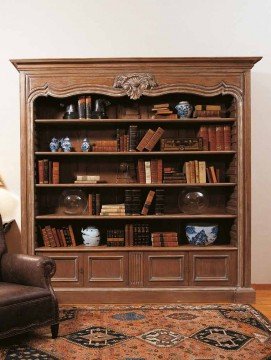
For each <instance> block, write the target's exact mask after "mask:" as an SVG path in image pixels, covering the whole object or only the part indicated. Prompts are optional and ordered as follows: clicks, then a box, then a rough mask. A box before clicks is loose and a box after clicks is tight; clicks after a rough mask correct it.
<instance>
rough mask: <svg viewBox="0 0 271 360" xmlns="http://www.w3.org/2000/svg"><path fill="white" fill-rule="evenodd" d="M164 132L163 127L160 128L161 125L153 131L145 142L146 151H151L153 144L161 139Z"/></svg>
mask: <svg viewBox="0 0 271 360" xmlns="http://www.w3.org/2000/svg"><path fill="white" fill-rule="evenodd" d="M163 134H164V129H162V128H161V127H159V128H158V129H157V130H156V131H155V133H154V134H153V136H152V137H151V139H150V140H149V142H148V143H147V145H146V146H145V149H146V150H148V151H152V150H153V148H154V147H155V145H156V144H157V143H158V141H159V140H160V139H161V137H162V135H163Z"/></svg>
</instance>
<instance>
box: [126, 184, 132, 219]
mask: <svg viewBox="0 0 271 360" xmlns="http://www.w3.org/2000/svg"><path fill="white" fill-rule="evenodd" d="M132 196H133V193H132V190H130V189H126V190H125V202H124V204H125V215H132Z"/></svg>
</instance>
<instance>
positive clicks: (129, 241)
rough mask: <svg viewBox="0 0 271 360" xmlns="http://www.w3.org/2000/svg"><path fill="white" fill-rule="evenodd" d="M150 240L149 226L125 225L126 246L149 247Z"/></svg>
mask: <svg viewBox="0 0 271 360" xmlns="http://www.w3.org/2000/svg"><path fill="white" fill-rule="evenodd" d="M150 240H151V238H150V226H149V224H126V225H125V246H149V245H150V244H151V242H150Z"/></svg>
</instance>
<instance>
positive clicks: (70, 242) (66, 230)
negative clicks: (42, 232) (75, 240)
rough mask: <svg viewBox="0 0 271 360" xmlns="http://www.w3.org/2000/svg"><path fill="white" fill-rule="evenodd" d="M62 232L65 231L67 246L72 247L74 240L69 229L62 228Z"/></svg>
mask: <svg viewBox="0 0 271 360" xmlns="http://www.w3.org/2000/svg"><path fill="white" fill-rule="evenodd" d="M62 230H63V233H64V236H65V240H66V244H67V246H72V239H71V236H70V233H69V230H68V228H67V227H65V226H64V227H63V228H62Z"/></svg>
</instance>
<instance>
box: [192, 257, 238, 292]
mask: <svg viewBox="0 0 271 360" xmlns="http://www.w3.org/2000/svg"><path fill="white" fill-rule="evenodd" d="M189 256H190V259H189V263H190V279H189V285H193V286H216V285H219V286H232V285H236V279H237V252H236V251H223V252H219V251H208V252H207V251H206V252H204V251H193V252H190V254H189Z"/></svg>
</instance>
